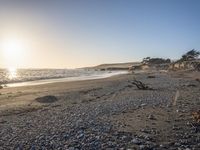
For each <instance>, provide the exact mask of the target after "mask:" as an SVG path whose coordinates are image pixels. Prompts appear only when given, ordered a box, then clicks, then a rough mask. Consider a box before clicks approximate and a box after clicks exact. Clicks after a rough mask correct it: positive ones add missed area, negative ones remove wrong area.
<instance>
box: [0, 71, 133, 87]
mask: <svg viewBox="0 0 200 150" xmlns="http://www.w3.org/2000/svg"><path fill="white" fill-rule="evenodd" d="M127 73H129V72H128V71H112V72H110V73H104V74H101V75H90V76H79V77H67V78H52V79H42V80H34V81H25V82H17V83H8V84H3V85H4V86H5V87H4V88H11V87H22V86H34V85H42V84H49V83H59V82H71V81H84V80H95V79H103V78H109V77H112V76H116V75H121V74H127Z"/></svg>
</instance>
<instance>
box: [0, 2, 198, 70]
mask: <svg viewBox="0 0 200 150" xmlns="http://www.w3.org/2000/svg"><path fill="white" fill-rule="evenodd" d="M5 41H6V42H5ZM0 45H4V46H1V49H0V67H25V68H27V67H36V68H74V67H83V66H92V65H97V64H101V63H113V62H130V61H138V60H141V59H142V58H143V57H146V56H151V57H164V58H167V57H170V58H173V59H175V58H178V57H180V56H181V55H182V54H183V53H184V52H186V51H187V50H190V49H192V48H195V49H200V0H32V1H31V0H1V1H0ZM5 51H7V52H5ZM10 55H11V56H10ZM9 56H10V57H9Z"/></svg>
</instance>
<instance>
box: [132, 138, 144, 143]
mask: <svg viewBox="0 0 200 150" xmlns="http://www.w3.org/2000/svg"><path fill="white" fill-rule="evenodd" d="M131 142H132V143H133V144H137V145H139V144H141V143H142V142H141V140H140V139H138V138H134V139H133V140H132V141H131Z"/></svg>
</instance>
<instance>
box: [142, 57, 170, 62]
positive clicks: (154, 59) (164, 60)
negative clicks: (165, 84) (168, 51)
mask: <svg viewBox="0 0 200 150" xmlns="http://www.w3.org/2000/svg"><path fill="white" fill-rule="evenodd" d="M170 62H171V60H170V59H163V58H150V57H146V58H144V59H143V61H142V63H143V64H165V63H170Z"/></svg>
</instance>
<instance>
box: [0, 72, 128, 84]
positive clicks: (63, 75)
mask: <svg viewBox="0 0 200 150" xmlns="http://www.w3.org/2000/svg"><path fill="white" fill-rule="evenodd" d="M123 73H127V71H97V70H94V69H0V85H3V86H4V87H15V86H24V85H38V84H45V83H51V82H64V81H76V80H77V81H78V80H87V79H98V78H106V77H110V76H113V75H117V74H123Z"/></svg>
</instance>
